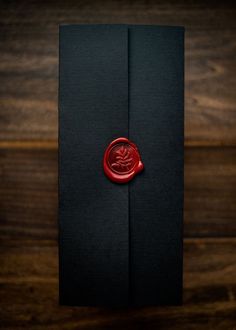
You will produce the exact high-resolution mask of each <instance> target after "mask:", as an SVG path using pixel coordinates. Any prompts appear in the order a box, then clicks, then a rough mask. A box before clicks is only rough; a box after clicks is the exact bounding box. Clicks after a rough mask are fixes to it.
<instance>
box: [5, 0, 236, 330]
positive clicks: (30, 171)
mask: <svg viewBox="0 0 236 330" xmlns="http://www.w3.org/2000/svg"><path fill="white" fill-rule="evenodd" d="M0 9H1V10H0V48H1V51H0V72H1V84H0V94H1V98H0V180H1V182H0V241H1V244H0V327H1V328H4V329H18V330H19V329H25V328H28V329H33V330H34V329H35V330H36V329H142V328H145V329H187V330H191V329H222V330H225V329H236V6H233V5H232V4H231V3H230V2H229V3H228V2H226V1H222V2H221V3H220V4H217V2H214V4H211V2H210V1H174V0H173V1H171V0H167V1H164V0H161V1H158V2H155V1H148V0H138V1H128V0H126V1H124V0H122V1H96V2H94V1H84V2H83V1H69V0H68V1H60V0H57V1H55V2H53V1H26V0H25V1H1V8H0ZM60 23H130V24H131V23H134V24H169V25H184V26H185V27H186V72H185V77H186V88H185V91H186V93H185V96H186V102H185V104H186V116H185V217H184V222H185V227H184V234H185V239H184V305H183V307H149V308H147V307H146V308H138V309H128V310H127V309H123V310H111V309H105V308H69V307H59V306H58V250H57V124H58V122H57V87H58V24H60Z"/></svg>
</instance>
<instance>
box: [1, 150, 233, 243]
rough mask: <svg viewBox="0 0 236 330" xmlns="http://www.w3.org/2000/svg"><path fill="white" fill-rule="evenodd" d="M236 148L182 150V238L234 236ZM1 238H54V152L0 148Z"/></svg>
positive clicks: (55, 188) (55, 222) (55, 165)
mask: <svg viewBox="0 0 236 330" xmlns="http://www.w3.org/2000/svg"><path fill="white" fill-rule="evenodd" d="M235 164H236V148H229V147H227V148H216V147H214V148H186V151H185V219H184V221H185V222H184V224H185V226H184V232H185V236H186V237H195V236H219V237H223V236H234V235H236V221H235V219H236V203H235V201H236V166H235ZM0 210H1V212H0V218H1V222H0V240H1V241H2V242H7V241H8V240H9V239H14V238H17V239H22V240H25V239H35V240H55V239H56V238H57V151H56V150H55V149H40V148H38V149H34V150H31V149H30V148H26V149H18V148H17V149H0Z"/></svg>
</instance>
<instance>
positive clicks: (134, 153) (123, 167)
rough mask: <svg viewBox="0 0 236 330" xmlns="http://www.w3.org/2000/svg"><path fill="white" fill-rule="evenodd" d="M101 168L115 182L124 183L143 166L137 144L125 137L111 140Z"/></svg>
mask: <svg viewBox="0 0 236 330" xmlns="http://www.w3.org/2000/svg"><path fill="white" fill-rule="evenodd" d="M103 168H104V172H105V174H106V175H107V177H108V178H109V179H110V180H111V181H114V182H117V183H126V182H128V181H130V180H132V179H133V177H134V176H135V175H136V174H138V173H139V172H141V171H142V170H143V168H144V166H143V163H142V161H141V158H140V154H139V151H138V148H137V146H136V145H135V144H134V143H133V142H131V141H130V140H128V139H127V138H125V137H120V138H118V139H115V140H114V141H112V142H111V143H110V144H109V146H108V147H107V149H106V151H105V153H104V158H103Z"/></svg>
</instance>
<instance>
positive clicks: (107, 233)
mask: <svg viewBox="0 0 236 330" xmlns="http://www.w3.org/2000/svg"><path fill="white" fill-rule="evenodd" d="M183 34H184V30H183V28H180V27H161V26H130V25H65V26H61V27H60V81H59V85H60V86H59V253H60V260H59V261H60V263H59V265H60V302H61V303H62V304H68V305H78V306H81V305H82V306H86V305H87V306H99V305H106V306H127V305H160V304H179V303H181V299H182V213H183V122H184V121H183V108H184V104H183V100H184V95H183V91H184V88H183V86H184V53H183V51H184V44H183V43H184V37H183ZM121 136H125V137H129V138H130V140H131V141H133V142H134V143H135V144H137V146H138V148H139V151H140V154H141V158H142V161H143V163H144V166H145V170H144V172H143V173H141V174H139V175H138V176H137V177H135V179H134V180H133V181H131V182H130V183H128V184H116V183H113V182H111V181H109V179H108V178H107V177H106V176H105V175H104V172H103V167H102V160H103V154H104V151H105V149H106V147H107V145H108V144H109V143H110V142H111V141H112V140H114V139H115V138H117V137H121Z"/></svg>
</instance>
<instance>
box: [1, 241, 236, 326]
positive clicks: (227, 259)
mask: <svg viewBox="0 0 236 330" xmlns="http://www.w3.org/2000/svg"><path fill="white" fill-rule="evenodd" d="M34 244H35V241H34ZM34 244H32V242H29V241H20V240H12V241H10V240H9V241H8V243H7V244H6V245H5V246H4V247H3V248H2V249H1V253H0V262H1V268H0V300H1V301H4V304H1V307H0V319H1V327H2V328H5V329H24V328H29V329H94V328H96V329H141V328H148V329H157V328H158V329H173V328H174V329H186V328H187V329H199V328H201V329H212V328H215V329H222V330H225V329H234V327H235V325H236V314H235V309H236V300H235V297H236V277H235V272H236V254H235V253H233V252H234V251H235V249H236V239H235V238H230V239H206V238H204V239H186V240H185V243H184V306H183V307H168V308H166V307H145V308H130V309H109V308H108V309H106V308H85V307H83V308H82V307H81V308H71V307H62V306H58V262H57V260H58V259H57V253H58V252H57V246H56V245H55V244H56V242H54V244H53V243H52V242H51V241H42V244H37V243H36V244H35V245H34Z"/></svg>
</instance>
